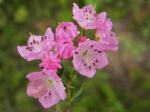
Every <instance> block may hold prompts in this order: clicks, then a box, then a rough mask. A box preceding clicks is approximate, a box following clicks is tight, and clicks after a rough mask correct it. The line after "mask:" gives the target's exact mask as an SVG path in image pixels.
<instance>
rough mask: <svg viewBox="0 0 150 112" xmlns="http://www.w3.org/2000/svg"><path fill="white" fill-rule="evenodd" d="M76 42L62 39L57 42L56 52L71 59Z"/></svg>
mask: <svg viewBox="0 0 150 112" xmlns="http://www.w3.org/2000/svg"><path fill="white" fill-rule="evenodd" d="M74 48H75V47H74V44H73V42H72V41H70V42H69V41H60V42H57V43H56V46H55V50H56V53H57V54H58V55H59V56H60V57H61V58H62V59H69V58H71V57H72V55H73V53H72V51H73V50H74Z"/></svg>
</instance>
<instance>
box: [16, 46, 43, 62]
mask: <svg viewBox="0 0 150 112" xmlns="http://www.w3.org/2000/svg"><path fill="white" fill-rule="evenodd" d="M27 47H28V46H17V50H18V52H19V54H20V55H21V56H22V57H23V58H24V59H27V60H28V61H32V60H35V59H40V57H41V54H40V53H39V52H32V51H29V50H27Z"/></svg>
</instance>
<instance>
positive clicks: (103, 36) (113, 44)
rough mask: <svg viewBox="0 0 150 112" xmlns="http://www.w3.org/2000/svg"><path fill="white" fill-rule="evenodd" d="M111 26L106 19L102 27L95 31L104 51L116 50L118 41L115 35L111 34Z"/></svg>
mask: <svg viewBox="0 0 150 112" xmlns="http://www.w3.org/2000/svg"><path fill="white" fill-rule="evenodd" d="M112 27H113V24H112V22H111V20H110V19H107V20H106V21H105V22H104V23H103V25H102V26H100V27H99V28H98V29H97V31H96V36H97V37H98V38H99V42H100V43H101V44H103V47H104V48H105V50H112V51H115V50H118V41H117V39H116V34H115V33H114V32H112V31H111V30H112Z"/></svg>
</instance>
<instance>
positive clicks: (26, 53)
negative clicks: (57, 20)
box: [17, 28, 54, 61]
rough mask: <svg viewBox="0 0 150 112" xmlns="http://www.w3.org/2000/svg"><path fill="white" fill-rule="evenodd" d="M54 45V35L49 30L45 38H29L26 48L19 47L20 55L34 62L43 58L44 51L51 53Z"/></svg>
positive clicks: (34, 36) (35, 36)
mask: <svg viewBox="0 0 150 112" xmlns="http://www.w3.org/2000/svg"><path fill="white" fill-rule="evenodd" d="M53 44H54V35H53V32H52V31H51V28H48V29H47V30H46V32H45V34H44V36H38V35H33V34H31V36H30V37H29V40H28V43H27V45H25V46H17V49H18V52H19V54H20V55H21V56H22V57H23V58H25V59H27V60H28V61H32V60H35V59H40V58H41V57H42V54H43V51H49V50H50V49H52V47H53Z"/></svg>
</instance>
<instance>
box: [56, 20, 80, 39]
mask: <svg viewBox="0 0 150 112" xmlns="http://www.w3.org/2000/svg"><path fill="white" fill-rule="evenodd" d="M78 34H79V31H78V29H77V26H76V25H75V24H74V23H72V22H62V23H59V25H58V26H57V28H56V32H55V39H56V41H60V40H65V41H67V40H72V41H73V39H74V38H75V37H76V36H77V35H78Z"/></svg>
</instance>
